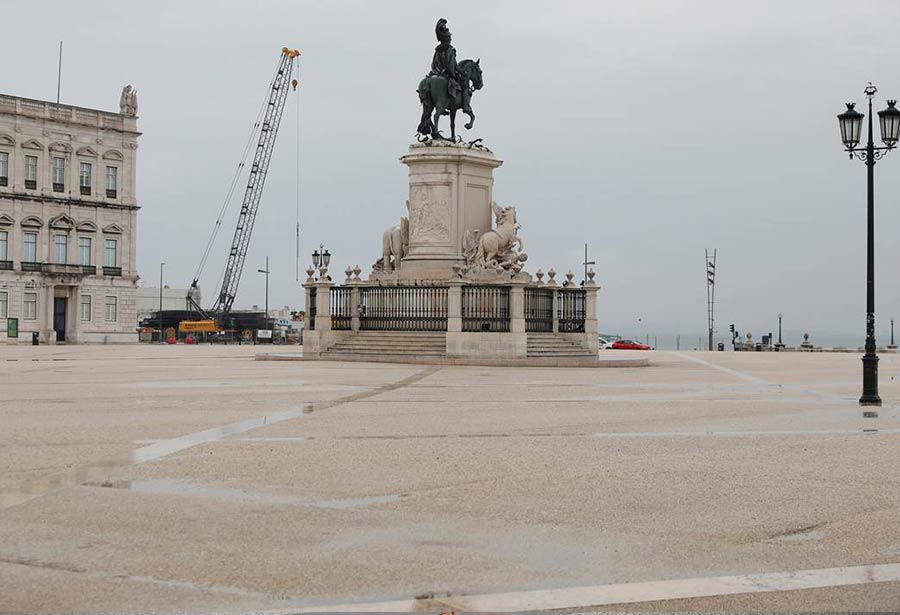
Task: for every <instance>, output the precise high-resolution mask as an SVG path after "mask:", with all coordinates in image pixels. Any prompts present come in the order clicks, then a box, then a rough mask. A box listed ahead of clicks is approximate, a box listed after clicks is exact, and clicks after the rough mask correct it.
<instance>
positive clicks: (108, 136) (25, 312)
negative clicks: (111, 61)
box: [0, 87, 140, 344]
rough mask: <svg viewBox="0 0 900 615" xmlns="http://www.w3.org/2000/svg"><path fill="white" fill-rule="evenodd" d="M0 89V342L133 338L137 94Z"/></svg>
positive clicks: (54, 341)
mask: <svg viewBox="0 0 900 615" xmlns="http://www.w3.org/2000/svg"><path fill="white" fill-rule="evenodd" d="M120 111H121V113H111V112H108V111H98V110H95V109H85V108H82V107H73V106H71V105H61V104H56V103H51V102H46V101H40V100H32V99H29V98H20V97H17V96H6V95H2V94H0V342H6V341H11V340H8V339H7V324H8V319H10V318H16V319H18V329H19V343H26V342H28V343H30V342H31V337H32V335H31V334H32V332H34V331H37V332H38V333H39V334H40V341H41V343H48V344H56V343H61V342H66V343H79V342H81V343H83V342H99V343H114V342H135V341H137V332H136V323H137V307H136V302H135V293H136V289H137V279H138V277H137V267H136V263H135V256H136V249H135V233H136V221H137V211H138V206H137V200H136V198H135V150H136V149H137V138H138V136H140V133H139V132H138V130H137V114H136V111H137V101H136V96H135V95H134V94H133V93H132V92H131V89H130V87H129V88H127V89H126V90H125V91H123V93H122V99H121V101H120Z"/></svg>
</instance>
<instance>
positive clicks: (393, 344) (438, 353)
mask: <svg viewBox="0 0 900 615" xmlns="http://www.w3.org/2000/svg"><path fill="white" fill-rule="evenodd" d="M322 354H323V356H325V357H328V358H350V357H366V358H372V359H373V360H377V359H378V358H382V357H383V358H391V357H429V358H432V357H438V358H439V357H444V356H446V354H447V338H446V334H445V333H443V332H434V331H421V332H419V331H359V332H357V333H355V334H353V335H352V336H351V337H348V338H347V339H344V340H341V341H340V342H337V343H336V344H335V345H334V346H332V347H331V348H329V349H328V350H326V351H325V352H324V353H322Z"/></svg>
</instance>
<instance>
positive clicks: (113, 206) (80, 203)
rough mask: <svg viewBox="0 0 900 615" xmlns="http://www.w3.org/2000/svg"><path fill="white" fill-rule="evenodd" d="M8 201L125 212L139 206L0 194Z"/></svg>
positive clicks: (0, 197)
mask: <svg viewBox="0 0 900 615" xmlns="http://www.w3.org/2000/svg"><path fill="white" fill-rule="evenodd" d="M2 199H10V200H12V201H28V202H31V203H51V204H56V205H65V206H76V207H98V208H100V209H121V210H126V211H138V210H139V209H140V206H139V205H123V204H121V203H108V202H105V201H94V200H88V199H68V198H64V197H54V196H46V195H37V194H23V193H21V192H0V200H2Z"/></svg>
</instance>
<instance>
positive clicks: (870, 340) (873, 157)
mask: <svg viewBox="0 0 900 615" xmlns="http://www.w3.org/2000/svg"><path fill="white" fill-rule="evenodd" d="M877 92H878V89H877V88H876V87H875V86H874V85H872V84H871V83H869V85H868V87H866V89H865V94H866V97H867V98H868V99H869V121H868V129H869V135H868V142H867V143H866V146H865V147H857V145H858V144H859V137H860V133H861V131H862V120H863V117H864V116H863V114H862V113H860V112H859V111H857V110H856V109H854V107H855V106H856V105H855V103H847V110H846V111H844V112H843V113H841V114H840V115H838V116H837V117H838V122H839V123H840V127H841V141H843V142H844V147H845V151H847V152H849V154H850V158H851V159H852V158H853V156H854V155H855V156H856V157H857V158H859V160H861V161H862V162H864V163H865V164H866V169H867V184H868V195H867V196H868V203H867V205H868V206H867V219H868V224H867V227H868V228H867V232H866V252H867V258H866V354H865V355H863V358H862V363H863V392H862V396H861V397H860V398H859V404H860V405H861V406H880V405H881V397H879V396H878V355H877V354H876V353H875V163H876V162H877V161H878V160H881V158H882V157H883V156H884V155H885V154H886V153H887V152H888V151H889V150H891V149H894V147H895V146H896V144H897V140H898V139H900V110H898V109H897V108H896V107H895V105H896V104H897V101H896V100H889V101H887V103H888V106H887V109H885V110H884V111H879V112H878V120H879V124H880V128H881V140H882V142H883V143H884V145H885V147H875V142H874V141H873V139H874V137H875V135H874V132H873V130H872V97H873V96H875V94H876V93H877ZM870 416H876V415H874V414H871V415H870Z"/></svg>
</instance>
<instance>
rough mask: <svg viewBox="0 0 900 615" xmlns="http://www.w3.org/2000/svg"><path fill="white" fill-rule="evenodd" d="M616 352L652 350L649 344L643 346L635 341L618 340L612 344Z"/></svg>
mask: <svg viewBox="0 0 900 615" xmlns="http://www.w3.org/2000/svg"><path fill="white" fill-rule="evenodd" d="M612 348H614V349H615V350H650V346H648V345H647V344H641V343H640V342H636V341H634V340H616V341H614V342H613V343H612Z"/></svg>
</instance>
